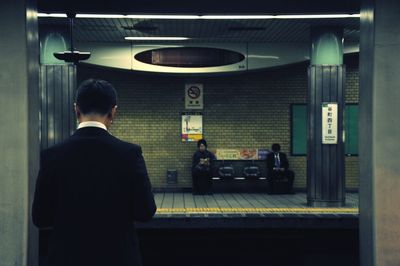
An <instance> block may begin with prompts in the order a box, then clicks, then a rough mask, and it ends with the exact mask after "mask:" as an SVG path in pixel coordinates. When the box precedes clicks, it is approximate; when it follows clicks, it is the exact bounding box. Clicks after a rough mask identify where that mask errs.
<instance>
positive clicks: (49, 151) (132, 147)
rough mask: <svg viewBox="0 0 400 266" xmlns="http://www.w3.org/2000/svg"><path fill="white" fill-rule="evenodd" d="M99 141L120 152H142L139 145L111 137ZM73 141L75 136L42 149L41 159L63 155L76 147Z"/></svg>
mask: <svg viewBox="0 0 400 266" xmlns="http://www.w3.org/2000/svg"><path fill="white" fill-rule="evenodd" d="M101 139H102V141H105V142H108V144H109V145H111V146H113V147H114V148H115V149H118V150H121V151H134V152H135V153H141V152H142V148H141V147H140V145H138V144H134V143H130V142H127V141H124V140H121V139H119V138H117V137H114V136H112V135H109V136H107V137H105V138H104V136H103V137H102V138H101ZM75 141H76V136H74V135H72V136H70V137H69V138H67V139H65V140H64V141H62V142H60V143H58V144H55V145H53V146H51V147H48V148H46V149H43V150H42V151H41V154H42V157H54V156H57V154H60V153H63V152H65V151H66V150H68V149H69V148H70V147H72V146H75V145H76V142H75ZM81 141H82V140H81Z"/></svg>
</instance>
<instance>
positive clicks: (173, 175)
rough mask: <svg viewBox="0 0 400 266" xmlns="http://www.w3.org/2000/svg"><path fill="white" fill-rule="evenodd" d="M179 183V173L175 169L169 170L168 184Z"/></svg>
mask: <svg viewBox="0 0 400 266" xmlns="http://www.w3.org/2000/svg"><path fill="white" fill-rule="evenodd" d="M176 183H178V171H177V170H175V169H168V170H167V184H176Z"/></svg>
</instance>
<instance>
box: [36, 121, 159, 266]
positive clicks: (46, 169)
mask: <svg viewBox="0 0 400 266" xmlns="http://www.w3.org/2000/svg"><path fill="white" fill-rule="evenodd" d="M155 211H156V205H155V202H154V197H153V194H152V192H151V184H150V182H149V179H148V175H147V170H146V165H145V162H144V159H143V156H142V151H141V148H140V146H138V145H134V144H129V143H126V142H123V141H121V140H119V139H117V138H115V137H113V136H112V135H110V134H109V133H108V132H107V131H106V130H104V129H101V128H97V127H84V128H81V129H78V130H77V131H76V132H75V134H74V135H72V136H71V137H70V138H69V139H67V140H66V141H64V142H63V143H61V144H58V145H55V146H53V147H51V148H49V149H47V150H44V151H43V152H42V153H41V163H40V170H39V174H38V179H37V183H36V191H35V197H34V202H33V207H32V218H33V223H34V224H35V225H36V226H38V227H53V234H52V237H51V240H50V243H49V251H48V253H49V255H48V260H47V262H48V263H47V265H48V266H92V265H93V266H103V265H104V266H122V265H124V266H125V265H129V266H133V265H141V258H140V253H139V246H138V240H137V236H136V232H135V227H134V221H147V220H149V219H151V218H152V217H153V215H154V213H155Z"/></svg>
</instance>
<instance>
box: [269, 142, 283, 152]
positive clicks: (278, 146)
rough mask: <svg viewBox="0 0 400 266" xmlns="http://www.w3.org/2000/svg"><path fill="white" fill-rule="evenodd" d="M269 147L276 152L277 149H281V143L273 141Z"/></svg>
mask: <svg viewBox="0 0 400 266" xmlns="http://www.w3.org/2000/svg"><path fill="white" fill-rule="evenodd" d="M271 149H272V151H274V152H278V151H280V150H281V145H279V144H278V143H274V144H272V147H271Z"/></svg>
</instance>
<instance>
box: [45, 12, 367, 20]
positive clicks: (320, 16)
mask: <svg viewBox="0 0 400 266" xmlns="http://www.w3.org/2000/svg"><path fill="white" fill-rule="evenodd" d="M38 17H55V18H60V17H62V18H66V17H67V15H66V14H62V13H38ZM359 17H360V14H298V15H151V14H150V15H121V14H77V15H76V18H130V19H227V20H229V19H324V18H327V19H329V18H359Z"/></svg>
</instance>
